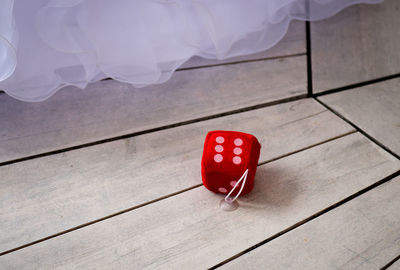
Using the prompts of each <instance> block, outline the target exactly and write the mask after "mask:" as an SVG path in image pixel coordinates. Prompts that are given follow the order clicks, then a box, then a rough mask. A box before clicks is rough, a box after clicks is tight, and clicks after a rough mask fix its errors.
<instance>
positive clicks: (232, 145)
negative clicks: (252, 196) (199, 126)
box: [201, 130, 261, 196]
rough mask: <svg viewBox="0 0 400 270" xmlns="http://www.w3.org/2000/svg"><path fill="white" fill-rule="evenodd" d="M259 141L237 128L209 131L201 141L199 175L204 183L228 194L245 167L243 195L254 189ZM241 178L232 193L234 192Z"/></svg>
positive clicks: (238, 188)
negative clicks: (233, 129) (201, 153)
mask: <svg viewBox="0 0 400 270" xmlns="http://www.w3.org/2000/svg"><path fill="white" fill-rule="evenodd" d="M260 148H261V146H260V143H259V142H258V140H257V139H256V137H254V136H253V135H250V134H247V133H242V132H236V131H219V130H216V131H210V132H209V133H208V134H207V136H206V140H205V143H204V149H203V157H202V164H201V174H202V178H203V184H204V186H205V187H206V188H207V189H209V190H211V191H213V192H216V193H222V194H228V193H229V192H230V190H231V189H232V188H233V187H234V186H235V184H236V182H237V181H238V180H239V179H240V177H241V176H242V175H243V173H244V172H245V171H246V170H247V169H248V170H249V172H248V175H247V179H246V183H245V185H244V188H243V191H242V193H241V195H242V194H246V193H248V192H250V191H251V190H252V189H253V186H254V176H255V174H256V169H257V164H258V158H259V156H260ZM242 183H243V181H242V182H240V183H239V185H238V186H237V187H236V189H235V191H234V192H233V193H232V195H233V196H234V195H236V194H237V193H238V192H239V190H240V187H241V185H242Z"/></svg>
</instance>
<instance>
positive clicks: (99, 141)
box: [0, 94, 307, 166]
mask: <svg viewBox="0 0 400 270" xmlns="http://www.w3.org/2000/svg"><path fill="white" fill-rule="evenodd" d="M306 97H307V95H306V94H301V95H297V96H293V97H288V98H283V99H278V100H274V101H270V102H266V103H261V104H257V105H253V106H248V107H243V108H239V109H235V110H231V111H227V112H222V113H217V114H213V115H209V116H203V117H199V118H195V119H191V120H187V121H181V122H177V123H174V124H168V125H164V126H159V127H155V128H151V129H146V130H142V131H138V132H133V133H128V134H124V135H120V136H116V137H111V138H107V139H103V140H98V141H94V142H89V143H84V144H80V145H76V146H72V147H66V148H61V149H58V150H54V151H49V152H44V153H40V154H35V155H31V156H26V157H23V158H17V159H13V160H9V161H5V162H1V163H0V166H5V165H10V164H13V163H17V162H22V161H26V160H31V159H35V158H40V157H45V156H50V155H54V154H59V153H64V152H68V151H72V150H76V149H81V148H85V147H89V146H94V145H99V144H103V143H107V142H112V141H117V140H122V139H127V138H131V137H136V136H139V135H144V134H148V133H153V132H157V131H161V130H165V129H170V128H175V127H180V126H185V125H189V124H194V123H198V122H202V121H206V120H211V119H216V118H220V117H224V116H228V115H233V114H236V113H242V112H248V111H253V110H258V109H263V108H267V107H271V106H274V105H279V104H284V103H289V102H292V101H297V100H301V99H304V98H306Z"/></svg>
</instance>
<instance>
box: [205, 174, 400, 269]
mask: <svg viewBox="0 0 400 270" xmlns="http://www.w3.org/2000/svg"><path fill="white" fill-rule="evenodd" d="M397 176H400V170H398V171H397V172H395V173H392V174H391V175H389V176H387V177H385V178H383V179H381V180H379V181H378V182H375V183H374V184H372V185H370V186H368V187H366V188H364V189H362V190H360V191H358V192H356V193H354V194H352V195H350V196H348V197H347V198H345V199H343V200H341V201H339V202H337V203H335V204H333V205H331V206H329V207H327V208H325V209H323V210H321V211H319V212H317V213H315V214H313V215H312V216H310V217H308V218H306V219H304V220H301V221H299V222H297V223H296V224H294V225H293V226H290V227H288V228H287V229H285V230H283V231H280V232H278V233H276V234H275V235H273V236H271V237H269V238H267V239H265V240H263V241H261V242H259V243H258V244H256V245H253V246H251V247H249V248H247V249H245V250H244V251H242V252H240V253H238V254H236V255H234V256H232V257H230V258H228V259H226V260H224V261H222V262H220V263H219V264H217V265H215V266H213V267H211V268H209V269H217V268H219V267H221V266H223V265H224V264H226V263H228V262H231V261H233V260H235V259H237V258H239V257H240V256H243V255H244V254H246V253H248V252H250V251H252V250H254V249H256V248H258V247H260V246H262V245H265V244H267V243H268V242H270V241H272V240H274V239H276V238H278V237H279V236H281V235H284V234H286V233H288V232H290V231H292V230H294V229H296V228H297V227H299V226H301V225H303V224H305V223H307V222H310V221H312V220H313V219H315V218H318V217H319V216H321V215H323V214H325V213H327V212H329V211H331V210H333V209H335V208H337V207H339V206H341V205H343V204H345V203H347V202H349V201H351V200H353V199H355V198H357V197H359V196H361V195H362V194H364V193H367V192H368V191H370V190H372V189H374V188H376V187H378V186H380V185H382V184H384V183H387V182H389V181H390V180H392V179H394V178H395V177H397ZM398 259H400V255H399V256H398V257H396V258H395V259H394V260H392V261H391V262H390V263H389V264H388V265H386V266H387V267H389V266H390V265H392V264H393V263H395V262H396V261H397V260H398ZM386 266H385V267H386ZM382 269H387V268H382Z"/></svg>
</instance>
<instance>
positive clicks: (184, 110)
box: [0, 56, 306, 162]
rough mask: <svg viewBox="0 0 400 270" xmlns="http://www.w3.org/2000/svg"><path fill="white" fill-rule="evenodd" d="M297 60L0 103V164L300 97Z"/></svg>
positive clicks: (301, 75)
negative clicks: (141, 85)
mask: <svg viewBox="0 0 400 270" xmlns="http://www.w3.org/2000/svg"><path fill="white" fill-rule="evenodd" d="M305 60H306V59H305V57H304V56H299V57H290V58H283V59H274V60H266V61H257V62H251V63H241V64H232V65H224V66H217V67H210V68H204V69H197V70H186V71H179V72H176V73H175V74H174V76H173V78H172V79H171V80H170V81H168V82H166V83H165V84H161V85H158V86H149V87H146V88H141V89H137V88H133V87H132V86H130V85H128V84H124V83H120V82H116V81H112V80H108V81H101V82H97V83H94V84H91V85H89V86H88V87H87V89H85V90H83V91H82V90H79V89H76V88H72V87H66V88H65V89H62V90H60V91H59V92H58V93H57V94H56V95H55V96H53V97H52V98H50V99H49V100H46V101H44V102H40V103H25V102H20V101H17V100H14V99H12V98H11V97H8V96H6V95H1V96H0V104H1V106H0V126H1V129H0V162H4V161H7V160H13V159H17V158H22V157H26V156H30V155H36V154H39V153H43V152H48V151H53V150H57V149H60V148H66V147H71V146H76V145H80V144H85V143H89V142H93V141H97V140H102V139H107V138H110V137H115V136H120V135H124V134H129V133H134V132H139V131H143V130H147V129H152V128H156V127H160V126H165V125H170V124H174V123H179V122H182V121H187V120H191V119H195V118H201V117H207V116H210V115H214V114H219V113H223V112H227V111H232V110H236V109H240V108H243V107H249V106H253V105H257V104H262V103H267V102H271V101H275V100H279V99H284V98H289V97H293V96H298V95H302V94H305V93H306V68H305V67H306V62H305Z"/></svg>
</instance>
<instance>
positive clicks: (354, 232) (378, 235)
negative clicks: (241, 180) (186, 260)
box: [222, 177, 400, 270]
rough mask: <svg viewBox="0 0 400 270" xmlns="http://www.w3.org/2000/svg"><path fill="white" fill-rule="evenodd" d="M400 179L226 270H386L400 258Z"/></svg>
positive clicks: (245, 257)
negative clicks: (260, 268) (263, 269)
mask: <svg viewBox="0 0 400 270" xmlns="http://www.w3.org/2000/svg"><path fill="white" fill-rule="evenodd" d="M399 193H400V177H397V178H395V179H393V180H392V181H390V182H388V183H386V184H384V185H382V186H379V187H377V188H375V189H373V190H371V191H369V192H367V193H365V194H363V195H362V196H360V197H357V198H355V199H353V200H351V201H350V202H348V203H346V204H344V205H342V206H340V207H338V208H336V209H334V210H332V211H330V212H328V213H325V214H324V215H322V216H320V217H318V218H316V219H314V220H312V221H310V222H308V223H306V224H304V225H302V226H300V227H298V228H296V229H294V230H293V231H290V232H288V233H286V234H285V235H283V236H280V237H278V238H276V239H274V240H272V241H271V242H268V243H266V244H265V245H262V246H260V247H259V248H257V249H255V250H252V251H251V252H249V253H246V254H245V255H243V256H241V257H239V258H237V259H235V260H233V261H231V262H230V263H228V264H227V265H225V266H224V267H222V269H257V268H258V267H259V266H260V265H265V266H266V265H268V269H360V270H361V269H362V270H367V269H380V268H381V267H383V266H384V265H385V264H386V263H387V262H388V261H390V260H391V259H393V258H394V257H396V256H397V254H399V253H400V197H399Z"/></svg>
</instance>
